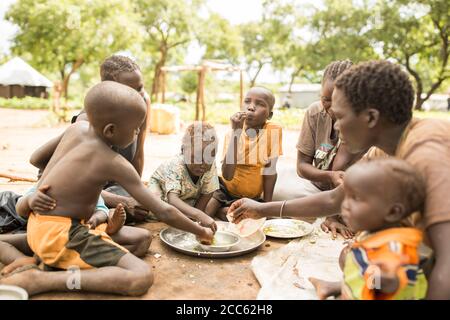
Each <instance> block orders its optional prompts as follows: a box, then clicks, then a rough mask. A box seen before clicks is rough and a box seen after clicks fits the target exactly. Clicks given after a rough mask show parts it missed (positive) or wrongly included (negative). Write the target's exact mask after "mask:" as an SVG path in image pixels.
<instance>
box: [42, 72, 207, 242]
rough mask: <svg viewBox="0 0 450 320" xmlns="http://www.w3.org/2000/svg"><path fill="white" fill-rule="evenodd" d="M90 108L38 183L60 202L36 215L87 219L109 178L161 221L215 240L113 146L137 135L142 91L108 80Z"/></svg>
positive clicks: (142, 106) (67, 134) (91, 95)
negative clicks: (152, 187)
mask: <svg viewBox="0 0 450 320" xmlns="http://www.w3.org/2000/svg"><path fill="white" fill-rule="evenodd" d="M85 109H86V113H87V115H88V118H89V122H85V121H82V122H77V123H74V124H72V125H71V126H70V127H69V128H68V129H67V130H66V132H65V133H64V135H63V137H62V138H61V141H60V142H59V144H58V146H57V148H56V150H55V152H54V154H53V155H52V158H51V159H50V161H49V162H48V165H47V166H46V168H45V170H44V172H43V174H42V177H41V179H40V181H39V185H38V187H39V186H40V185H48V186H50V189H49V190H48V195H49V196H50V197H51V198H53V199H55V200H56V206H55V208H54V209H53V210H50V211H46V212H42V213H41V212H37V213H40V214H43V215H52V216H62V217H69V218H75V219H80V220H82V219H84V220H87V219H89V217H90V216H91V214H92V212H94V209H95V205H96V203H97V199H98V197H99V196H100V193H101V191H102V187H103V186H104V185H105V184H106V182H107V181H115V182H117V183H119V184H120V185H121V186H123V187H124V189H125V190H126V191H128V193H129V194H130V195H131V196H132V197H133V198H134V199H136V200H137V201H138V202H139V203H140V204H141V205H142V206H143V207H144V208H146V209H148V210H151V211H152V212H154V213H155V214H156V215H157V216H158V218H159V219H160V220H162V221H164V222H166V223H168V224H170V225H172V226H174V227H176V228H179V229H183V230H186V231H189V232H193V233H195V234H197V235H199V236H200V237H202V238H204V239H207V240H210V239H212V236H213V231H212V230H211V229H206V228H203V227H201V226H199V225H198V224H196V223H194V222H192V221H191V220H189V219H188V218H187V217H185V216H184V215H183V214H182V213H181V212H179V211H178V210H177V209H175V208H174V207H172V206H171V205H169V204H167V203H165V202H163V201H161V200H160V199H158V198H156V197H155V196H154V195H153V194H152V193H151V192H150V191H149V190H147V188H146V187H145V186H144V185H143V184H142V182H141V179H140V177H139V175H138V173H137V172H136V170H135V169H134V168H133V166H132V165H131V164H130V163H129V162H128V161H127V160H126V159H125V158H124V157H122V156H121V155H119V154H118V153H116V152H114V151H113V150H112V149H111V146H116V147H120V148H125V147H127V146H128V145H130V144H131V143H132V142H133V141H135V140H136V139H137V136H138V134H139V128H140V127H141V125H142V122H143V119H145V113H146V106H145V103H144V101H143V100H142V98H141V97H140V95H139V94H137V93H136V92H135V91H134V90H132V89H131V88H129V87H126V86H124V85H121V84H118V83H115V82H111V81H104V82H102V83H101V84H98V85H96V86H94V87H93V88H92V89H91V90H90V91H89V92H88V94H87V96H86V99H85ZM49 143H51V142H49Z"/></svg>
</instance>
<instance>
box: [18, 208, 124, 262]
mask: <svg viewBox="0 0 450 320" xmlns="http://www.w3.org/2000/svg"><path fill="white" fill-rule="evenodd" d="M105 229H106V224H102V225H100V226H98V227H97V228H96V229H94V230H91V229H89V226H87V225H86V224H84V223H82V222H81V221H80V220H78V219H71V218H67V217H60V216H46V215H39V214H36V213H31V214H30V217H29V219H28V225H27V241H28V245H29V246H30V248H31V250H33V252H34V253H35V254H36V255H37V256H38V257H39V258H40V259H41V260H42V262H43V263H44V264H46V265H47V266H50V267H54V268H58V269H65V270H67V269H69V268H73V267H78V268H80V269H91V268H100V267H107V266H116V265H117V263H118V262H119V260H120V259H121V258H122V257H123V256H124V255H125V254H126V253H128V250H127V249H125V248H123V247H122V246H120V245H118V244H117V243H115V242H114V241H113V240H112V239H111V237H110V236H109V235H108V234H106V232H105Z"/></svg>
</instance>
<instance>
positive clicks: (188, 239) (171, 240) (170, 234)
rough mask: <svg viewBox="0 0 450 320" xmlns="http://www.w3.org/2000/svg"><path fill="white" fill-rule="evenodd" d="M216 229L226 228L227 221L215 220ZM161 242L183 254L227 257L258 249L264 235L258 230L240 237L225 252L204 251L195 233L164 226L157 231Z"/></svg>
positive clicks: (264, 239)
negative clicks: (238, 240) (235, 243)
mask: <svg viewBox="0 0 450 320" xmlns="http://www.w3.org/2000/svg"><path fill="white" fill-rule="evenodd" d="M216 223H217V227H218V230H227V227H228V224H229V222H223V221H216ZM159 237H160V238H161V240H162V242H164V243H165V244H166V245H168V246H169V247H171V248H172V249H174V250H176V251H179V252H182V253H184V254H187V255H190V256H194V257H203V258H229V257H237V256H240V255H243V254H246V253H249V252H252V251H254V250H256V249H258V247H259V246H261V245H262V244H263V243H264V241H266V236H265V235H264V233H263V232H262V231H261V230H259V231H258V232H256V233H254V234H253V235H251V236H250V237H247V238H241V241H240V242H239V243H238V244H237V245H235V246H233V247H231V249H230V251H227V252H207V251H204V250H203V249H202V248H201V247H200V246H199V244H198V242H197V240H196V239H195V235H194V234H192V233H189V232H186V231H181V230H178V229H175V228H172V227H168V228H165V229H164V230H161V232H160V233H159Z"/></svg>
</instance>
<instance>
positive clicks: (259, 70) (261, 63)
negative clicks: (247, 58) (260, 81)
mask: <svg viewBox="0 0 450 320" xmlns="http://www.w3.org/2000/svg"><path fill="white" fill-rule="evenodd" d="M263 66H264V62H258V71H256V73H255V75H254V76H253V77H251V76H250V72H249V71H250V70H249V71H247V73H248V75H249V76H250V88H251V87H254V86H255V83H256V78H258V76H259V73H260V72H261V70H262V68H263Z"/></svg>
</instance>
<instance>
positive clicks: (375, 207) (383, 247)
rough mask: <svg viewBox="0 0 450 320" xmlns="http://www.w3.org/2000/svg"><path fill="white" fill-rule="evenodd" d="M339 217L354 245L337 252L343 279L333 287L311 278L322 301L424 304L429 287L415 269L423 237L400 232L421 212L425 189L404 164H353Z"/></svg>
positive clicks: (406, 230) (394, 161)
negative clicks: (333, 298) (353, 236)
mask: <svg viewBox="0 0 450 320" xmlns="http://www.w3.org/2000/svg"><path fill="white" fill-rule="evenodd" d="M344 189H345V199H344V201H343V203H342V217H343V219H344V221H345V222H346V224H347V225H348V226H349V227H350V228H351V230H353V231H354V232H360V234H359V235H358V236H357V237H356V240H355V242H354V243H353V244H351V245H350V246H349V247H347V248H345V249H344V250H343V252H342V253H341V257H340V263H341V268H342V269H343V273H344V279H343V281H342V283H332V282H325V281H322V280H318V279H315V278H310V281H311V282H312V283H313V285H314V286H315V288H316V291H317V295H318V297H319V298H320V299H325V298H327V297H329V296H333V295H334V296H336V295H339V294H342V298H343V299H364V300H388V299H389V300H390V299H395V300H400V299H403V300H405V299H422V298H424V297H425V294H426V289H427V283H426V280H425V276H424V274H423V271H422V270H421V269H420V268H419V260H420V259H419V250H418V247H419V244H420V243H421V241H422V232H421V231H420V230H418V229H414V228H407V227H401V226H402V225H403V224H404V221H405V219H407V218H408V217H411V215H412V214H413V213H414V212H417V211H421V210H422V208H423V205H424V199H425V184H424V181H423V179H422V177H421V176H420V175H419V173H418V172H417V170H415V169H414V168H413V167H412V166H411V165H409V164H408V163H407V162H405V161H403V160H398V159H395V158H388V159H384V160H375V161H367V162H362V163H357V164H355V165H354V166H352V167H350V168H349V169H348V170H347V173H346V175H345V178H344Z"/></svg>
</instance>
